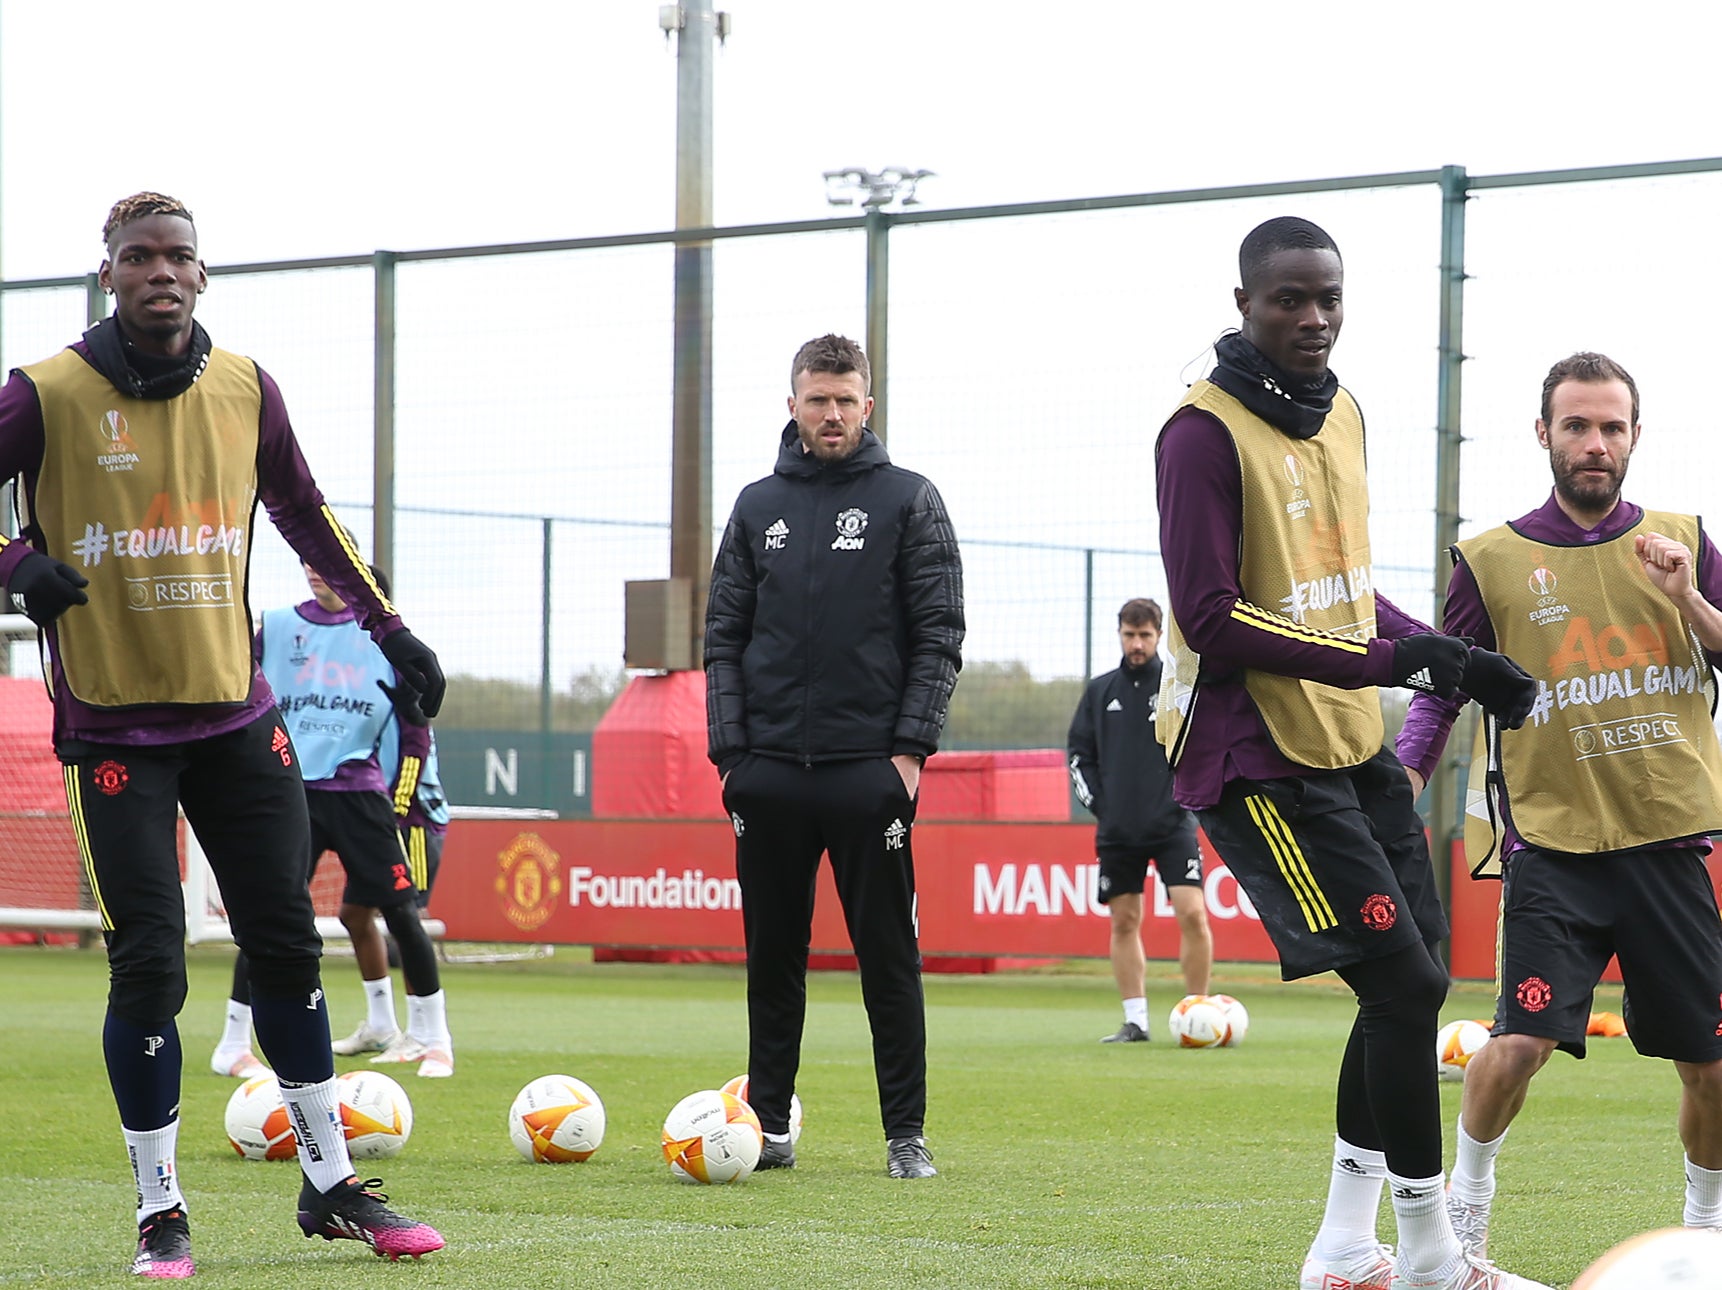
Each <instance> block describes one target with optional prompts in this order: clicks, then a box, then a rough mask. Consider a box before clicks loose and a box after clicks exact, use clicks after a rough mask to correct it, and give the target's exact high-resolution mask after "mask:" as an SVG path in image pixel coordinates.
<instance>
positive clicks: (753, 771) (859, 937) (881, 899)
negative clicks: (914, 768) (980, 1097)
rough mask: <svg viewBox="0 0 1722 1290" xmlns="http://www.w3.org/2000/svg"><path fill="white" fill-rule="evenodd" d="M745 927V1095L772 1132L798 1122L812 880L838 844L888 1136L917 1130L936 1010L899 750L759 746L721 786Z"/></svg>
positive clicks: (842, 895)
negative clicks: (825, 752)
mask: <svg viewBox="0 0 1722 1290" xmlns="http://www.w3.org/2000/svg"><path fill="white" fill-rule="evenodd" d="M724 805H725V807H726V808H727V809H728V810H729V812H730V822H731V824H732V825H733V826H734V828H735V835H736V841H735V867H736V877H737V879H738V880H739V881H740V883H741V895H742V922H743V927H744V929H745V932H746V936H747V1014H748V1063H747V1073H748V1101H749V1103H750V1104H751V1105H752V1106H753V1109H754V1110H755V1111H756V1112H757V1113H758V1115H759V1120H760V1124H761V1125H762V1126H763V1127H764V1128H765V1130H766V1132H768V1133H785V1132H787V1131H788V1127H789V1098H790V1094H792V1093H793V1092H794V1091H795V1077H796V1072H797V1071H798V1070H799V1068H800V1065H801V1032H802V1026H803V1023H804V1022H805V1020H806V1015H807V950H808V945H809V943H810V941H811V939H812V935H813V893H814V881H815V879H816V877H817V875H818V872H819V857H820V855H821V854H822V853H829V854H830V856H831V872H832V876H833V877H834V878H835V879H836V884H837V895H838V899H839V900H840V901H841V902H842V905H843V916H844V920H845V922H846V923H847V924H848V927H849V939H850V943H851V944H852V945H853V946H854V948H855V957H856V960H857V961H858V963H859V965H860V969H861V997H862V1001H863V1003H864V1004H865V1005H866V1008H867V1021H868V1024H869V1025H870V1026H871V1028H872V1031H873V1069H874V1073H875V1075H876V1077H877V1079H878V1083H879V1113H880V1119H881V1121H882V1123H883V1125H884V1129H885V1136H886V1137H887V1138H900V1137H914V1136H917V1135H919V1134H920V1132H921V1129H922V1123H923V1121H924V1119H925V1118H926V1111H927V1021H926V1007H925V1003H924V1001H923V998H922V994H921V953H920V949H919V947H918V945H917V944H916V924H915V865H914V860H913V857H912V854H911V851H910V845H909V834H910V826H911V825H912V824H913V823H914V819H915V803H914V801H913V800H911V799H910V797H909V795H908V793H907V792H906V791H905V790H904V787H903V779H902V776H901V775H899V774H898V773H897V768H896V767H895V766H893V765H892V764H891V762H890V760H889V758H885V757H879V758H867V759H863V760H857V761H841V762H826V763H822V764H819V765H815V766H811V767H809V766H803V765H800V764H799V763H796V762H789V761H780V760H776V759H773V758H770V757H762V756H751V755H750V756H748V757H746V758H745V759H743V761H742V762H741V763H740V764H739V765H738V766H736V767H735V768H734V769H733V770H732V771H731V772H730V775H729V779H728V781H727V782H726V783H725V785H724Z"/></svg>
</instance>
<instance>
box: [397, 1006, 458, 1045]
mask: <svg viewBox="0 0 1722 1290" xmlns="http://www.w3.org/2000/svg"><path fill="white" fill-rule="evenodd" d="M407 1033H408V1034H409V1035H411V1036H412V1037H413V1038H414V1039H416V1040H418V1041H419V1042H420V1043H421V1044H423V1045H424V1046H425V1047H427V1048H442V1049H446V1050H447V1051H448V1052H450V1053H452V1052H454V1039H453V1038H452V1037H451V1036H450V1035H449V1033H448V1006H447V997H446V995H445V994H444V992H443V991H441V990H438V991H437V992H436V993H435V994H423V995H420V994H409V995H408V996H407Z"/></svg>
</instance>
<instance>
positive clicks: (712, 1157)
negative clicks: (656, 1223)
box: [664, 1089, 765, 1183]
mask: <svg viewBox="0 0 1722 1290" xmlns="http://www.w3.org/2000/svg"><path fill="white" fill-rule="evenodd" d="M764 1145H765V1136H764V1135H763V1134H762V1133H761V1132H760V1130H759V1117H758V1116H757V1115H755V1114H754V1113H753V1108H752V1107H750V1106H749V1105H748V1104H747V1103H746V1102H744V1101H742V1100H741V1099H740V1098H739V1097H737V1096H736V1095H735V1094H733V1093H724V1092H720V1091H719V1090H717V1089H706V1090H704V1091H703V1092H699V1093H690V1094H688V1096H686V1097H684V1098H683V1099H682V1100H681V1101H679V1102H677V1103H676V1105H675V1106H674V1108H672V1109H671V1111H670V1113H669V1115H668V1116H666V1117H665V1119H664V1163H665V1164H667V1165H669V1167H670V1173H672V1174H673V1175H675V1177H676V1178H677V1179H678V1180H679V1181H681V1182H685V1183H730V1182H742V1181H744V1180H745V1179H746V1178H747V1176H748V1175H749V1174H751V1173H752V1172H753V1169H754V1166H755V1165H757V1164H758V1163H759V1153H760V1149H761V1148H762V1147H763V1146H764Z"/></svg>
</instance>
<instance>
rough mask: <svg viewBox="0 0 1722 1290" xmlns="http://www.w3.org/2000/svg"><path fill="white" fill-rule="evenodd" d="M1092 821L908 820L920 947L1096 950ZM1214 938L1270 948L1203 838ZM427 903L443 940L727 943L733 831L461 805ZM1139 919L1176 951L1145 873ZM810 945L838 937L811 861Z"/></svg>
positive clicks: (1246, 949) (735, 920) (704, 824)
mask: <svg viewBox="0 0 1722 1290" xmlns="http://www.w3.org/2000/svg"><path fill="white" fill-rule="evenodd" d="M1093 846H1094V829H1093V827H1092V826H1090V825H1082V824H1009V823H1005V824H995V823H930V824H921V825H917V826H916V828H915V881H916V889H917V892H918V897H917V899H918V906H919V915H920V925H921V926H920V930H921V949H922V952H923V953H925V954H929V955H1011V956H1021V955H1030V956H1032V955H1057V956H1067V955H1098V956H1103V955H1105V953H1106V950H1107V937H1108V932H1107V917H1106V908H1105V906H1103V905H1101V904H1100V903H1099V902H1098V901H1097V900H1095V898H1094V891H1095V861H1094V852H1093ZM1204 865H1205V867H1206V870H1207V875H1208V877H1207V882H1206V884H1205V886H1206V894H1207V898H1208V914H1209V920H1210V922H1211V923H1212V925H1213V929H1214V950H1215V953H1216V954H1217V955H1218V956H1219V957H1221V958H1224V959H1234V960H1245V961H1250V960H1256V961H1264V960H1265V961H1272V960H1273V957H1274V955H1273V947H1272V946H1271V945H1270V944H1269V942H1268V938H1267V936H1266V934H1265V933H1264V932H1263V931H1262V929H1261V924H1260V923H1259V922H1258V921H1257V919H1256V916H1255V911H1254V909H1252V908H1251V907H1250V904H1249V901H1248V900H1246V899H1244V898H1243V894H1242V893H1241V892H1240V891H1239V890H1238V885H1237V883H1236V882H1235V881H1233V879H1232V876H1231V873H1230V871H1228V870H1227V869H1226V868H1225V866H1224V865H1222V864H1220V863H1219V861H1218V860H1217V859H1216V858H1215V857H1214V856H1213V855H1212V854H1211V853H1208V852H1207V850H1206V843H1205V842H1204ZM430 912H431V914H432V915H433V916H434V917H437V918H440V919H442V920H443V922H444V923H445V924H446V925H447V928H448V931H447V935H448V936H449V937H450V938H451V939H454V940H475V941H503V940H527V941H542V942H550V943H558V944H570V945H606V946H617V947H628V948H655V949H739V948H740V947H741V944H742V928H741V889H740V887H739V885H738V884H737V883H736V880H735V839H734V836H733V835H732V833H731V832H730V828H729V824H728V822H727V821H722V820H557V821H547V822H545V823H542V824H534V825H533V826H532V827H530V828H523V827H522V826H521V825H520V823H519V822H517V821H498V820H457V821H456V822H455V823H454V825H453V826H452V827H451V828H450V830H449V837H448V844H447V849H446V850H445V852H444V854H443V863H442V870H441V875H440V877H439V878H438V879H437V887H436V894H435V896H434V897H433V899H432V902H431V909H430ZM1145 912H1146V914H1147V916H1146V917H1145V918H1144V919H1143V941H1144V944H1145V946H1146V948H1147V952H1148V954H1149V956H1150V957H1152V958H1176V957H1177V954H1178V931H1177V924H1176V922H1175V921H1174V919H1173V917H1172V908H1171V904H1170V902H1169V901H1168V900H1167V899H1166V896H1165V892H1164V890H1163V889H1161V888H1159V886H1158V884H1157V882H1156V884H1155V891H1154V894H1153V897H1152V898H1151V899H1150V900H1149V901H1148V908H1147V910H1146V911H1145ZM813 948H814V949H815V950H816V951H822V952H831V953H841V952H844V951H847V950H848V949H849V938H848V934H847V932H846V931H845V929H844V925H843V916H842V910H841V909H840V907H839V906H838V904H837V893H836V890H835V889H834V888H833V886H832V885H831V876H830V867H829V866H822V867H821V870H820V878H819V895H818V900H817V911H816V913H815V916H814V920H813Z"/></svg>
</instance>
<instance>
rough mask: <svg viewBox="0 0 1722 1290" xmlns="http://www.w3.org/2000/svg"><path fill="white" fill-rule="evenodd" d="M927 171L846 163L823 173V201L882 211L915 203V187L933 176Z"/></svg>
mask: <svg viewBox="0 0 1722 1290" xmlns="http://www.w3.org/2000/svg"><path fill="white" fill-rule="evenodd" d="M933 177H934V176H933V172H932V171H931V170H910V169H909V168H908V167H907V166H886V167H885V168H884V169H883V170H866V169H863V168H862V167H860V166H850V167H849V168H847V169H845V170H827V171H826V172H825V201H826V203H827V204H828V205H831V206H860V207H861V208H862V209H863V210H870V211H875V210H884V209H885V208H887V207H889V206H892V205H898V206H919V205H920V204H921V199H920V198H919V197H917V196H916V195H915V186H916V185H917V184H919V183H920V182H921V181H922V180H923V179H931V178H933Z"/></svg>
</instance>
